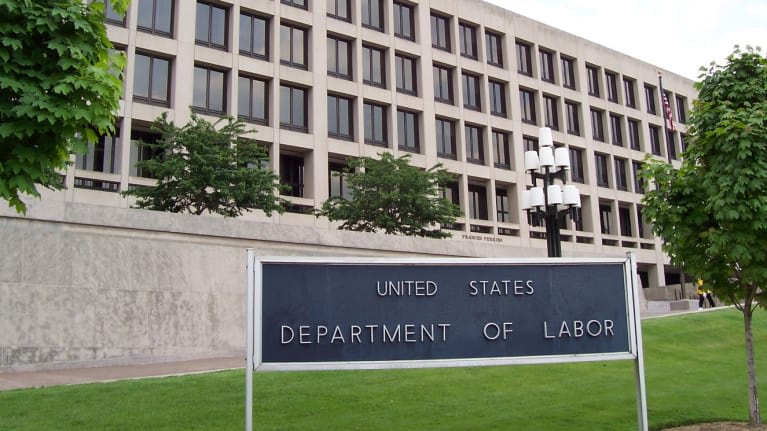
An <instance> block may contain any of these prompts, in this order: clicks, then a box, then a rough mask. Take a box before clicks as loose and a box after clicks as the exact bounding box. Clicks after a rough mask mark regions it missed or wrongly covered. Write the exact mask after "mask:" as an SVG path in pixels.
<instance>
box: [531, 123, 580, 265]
mask: <svg viewBox="0 0 767 431" xmlns="http://www.w3.org/2000/svg"><path fill="white" fill-rule="evenodd" d="M538 133H539V136H538V151H537V152H536V151H525V171H526V172H528V173H529V174H530V177H532V179H533V185H532V187H530V188H527V189H526V190H522V193H521V207H522V209H523V210H525V211H526V212H527V213H528V214H529V213H530V212H531V211H534V212H535V213H536V214H541V213H542V214H544V216H545V218H544V220H545V222H546V248H547V249H548V252H549V257H562V241H561V239H560V236H559V219H560V217H565V216H566V215H567V214H568V213H569V214H570V218H572V219H573V221H575V220H576V219H577V217H578V213H577V212H576V211H577V210H576V208H580V207H581V195H580V192H578V188H576V187H575V186H574V185H571V184H567V171H569V170H570V153H569V151H568V149H567V148H565V147H560V148H554V141H553V139H552V137H551V129H549V128H548V127H541V128H540V129H539V132H538ZM557 179H558V180H559V181H561V183H562V185H559V184H554V180H557ZM538 180H542V182H543V185H542V186H539V185H538Z"/></svg>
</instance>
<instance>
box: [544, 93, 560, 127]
mask: <svg viewBox="0 0 767 431" xmlns="http://www.w3.org/2000/svg"><path fill="white" fill-rule="evenodd" d="M557 101H558V99H557V98H556V97H554V96H547V95H544V96H543V123H544V125H545V126H546V127H549V128H551V129H552V130H559V107H558V106H557V105H558V102H557Z"/></svg>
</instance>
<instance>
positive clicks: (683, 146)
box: [679, 133, 687, 153]
mask: <svg viewBox="0 0 767 431" xmlns="http://www.w3.org/2000/svg"><path fill="white" fill-rule="evenodd" d="M679 149H680V150H681V151H682V153H684V152H685V151H687V136H685V134H684V133H680V134H679Z"/></svg>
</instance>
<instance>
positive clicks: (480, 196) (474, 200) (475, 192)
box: [469, 184, 487, 220]
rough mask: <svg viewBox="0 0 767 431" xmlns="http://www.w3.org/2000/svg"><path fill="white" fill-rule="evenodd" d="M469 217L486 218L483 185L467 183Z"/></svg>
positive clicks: (485, 194) (485, 200)
mask: <svg viewBox="0 0 767 431" xmlns="http://www.w3.org/2000/svg"><path fill="white" fill-rule="evenodd" d="M469 217H470V218H473V219H479V220H487V192H486V191H485V188H484V187H483V186H478V185H474V184H469Z"/></svg>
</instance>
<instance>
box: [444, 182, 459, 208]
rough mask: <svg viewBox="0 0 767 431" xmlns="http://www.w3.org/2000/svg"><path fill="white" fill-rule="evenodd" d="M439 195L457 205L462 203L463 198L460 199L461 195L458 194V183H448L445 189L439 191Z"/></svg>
mask: <svg viewBox="0 0 767 431" xmlns="http://www.w3.org/2000/svg"><path fill="white" fill-rule="evenodd" d="M439 197H441V198H442V199H445V200H447V201H448V202H452V203H454V204H455V205H457V206H460V205H461V199H460V196H459V195H458V184H457V183H450V184H448V185H446V186H445V187H444V188H443V189H441V190H440V191H439Z"/></svg>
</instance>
